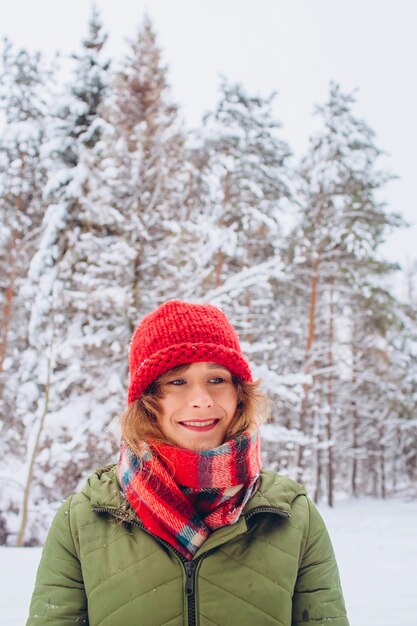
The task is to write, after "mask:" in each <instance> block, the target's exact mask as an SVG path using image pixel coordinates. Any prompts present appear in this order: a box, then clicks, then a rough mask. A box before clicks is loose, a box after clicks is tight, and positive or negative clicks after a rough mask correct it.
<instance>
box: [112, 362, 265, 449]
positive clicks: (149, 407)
mask: <svg viewBox="0 0 417 626" xmlns="http://www.w3.org/2000/svg"><path fill="white" fill-rule="evenodd" d="M188 367H189V365H178V366H177V367H174V368H172V369H170V370H168V371H167V372H165V373H164V374H161V376H160V377H159V378H158V379H157V380H156V381H154V382H153V383H152V384H151V385H150V386H149V387H148V388H147V389H146V390H145V391H144V392H143V393H142V395H141V396H140V397H139V398H137V399H136V400H134V401H133V402H132V403H131V404H129V406H128V407H127V409H126V411H125V412H124V413H123V414H122V415H121V417H120V421H121V436H122V439H123V440H124V441H125V442H126V443H127V445H128V446H129V447H130V448H131V449H132V450H133V451H135V452H139V450H140V447H141V443H142V442H143V441H150V440H153V441H164V442H170V440H169V439H168V438H167V437H166V436H165V435H164V433H163V432H162V430H161V428H160V426H159V424H158V416H159V403H158V400H159V399H160V398H162V397H163V392H162V387H163V384H164V383H165V382H166V380H167V379H168V378H169V377H170V376H171V375H172V372H176V373H181V372H183V371H185V370H186V369H188ZM232 382H233V384H234V386H235V388H236V392H237V407H236V412H235V414H234V416H233V419H232V421H231V423H230V425H229V428H228V429H227V431H226V433H225V441H227V440H228V439H230V438H231V437H234V436H236V435H239V434H241V433H243V432H247V431H250V432H251V431H253V430H255V429H256V428H258V427H259V426H260V425H261V424H262V423H263V422H264V421H265V420H266V419H267V418H268V414H269V407H268V400H267V397H266V395H265V393H263V392H262V391H260V389H259V387H260V381H255V382H245V381H242V380H240V379H239V378H237V377H236V376H232ZM170 443H174V442H172V441H171V442H170ZM174 445H176V444H174Z"/></svg>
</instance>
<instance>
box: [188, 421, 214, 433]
mask: <svg viewBox="0 0 417 626" xmlns="http://www.w3.org/2000/svg"><path fill="white" fill-rule="evenodd" d="M219 422H220V420H219V419H212V420H189V421H187V422H178V424H180V425H181V426H184V428H187V429H188V430H193V431H194V432H199V433H201V432H202V433H205V432H207V431H209V430H212V429H213V428H215V427H216V426H217V424H218V423H219Z"/></svg>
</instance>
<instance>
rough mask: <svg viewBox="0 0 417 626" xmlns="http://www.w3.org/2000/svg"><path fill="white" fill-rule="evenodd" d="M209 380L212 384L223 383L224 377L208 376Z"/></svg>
mask: <svg viewBox="0 0 417 626" xmlns="http://www.w3.org/2000/svg"><path fill="white" fill-rule="evenodd" d="M210 382H211V383H212V384H213V385H220V384H221V383H225V382H226V379H225V378H223V377H222V376H214V377H213V378H210Z"/></svg>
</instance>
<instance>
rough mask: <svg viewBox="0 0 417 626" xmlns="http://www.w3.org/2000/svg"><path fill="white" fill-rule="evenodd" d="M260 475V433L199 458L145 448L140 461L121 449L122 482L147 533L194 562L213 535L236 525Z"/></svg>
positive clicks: (157, 446)
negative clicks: (200, 549)
mask: <svg viewBox="0 0 417 626" xmlns="http://www.w3.org/2000/svg"><path fill="white" fill-rule="evenodd" d="M260 470H261V461H260V443H259V435H258V433H254V434H252V435H251V434H249V433H244V434H243V435H239V436H238V437H235V438H233V439H231V440H230V441H227V442H226V443H224V444H222V445H221V446H219V447H217V448H214V449H212V450H202V451H201V452H195V451H193V450H186V449H184V448H177V447H176V446H173V445H170V444H166V443H160V442H150V443H144V444H143V449H142V452H141V454H140V455H139V456H138V455H136V454H135V453H134V452H133V451H132V450H131V449H130V448H129V447H128V446H127V445H126V444H124V443H122V448H121V454H120V461H119V478H120V483H121V485H122V488H123V491H124V493H125V496H126V498H127V500H128V501H129V503H130V505H131V506H132V508H133V509H134V510H135V511H136V513H137V515H138V517H139V518H140V520H141V521H142V523H143V524H144V526H145V528H146V529H147V530H149V531H150V532H151V533H152V534H154V535H156V536H157V537H160V538H161V539H163V540H164V541H167V542H168V543H170V544H171V545H172V546H173V547H174V548H176V550H178V551H179V552H181V554H183V555H184V556H185V557H186V558H187V559H191V558H192V557H193V555H194V554H195V552H196V551H197V550H198V548H199V547H200V546H201V545H202V544H203V543H204V541H205V540H206V539H207V537H208V536H209V534H210V532H211V531H212V530H215V529H216V528H220V527H221V526H227V525H229V524H234V523H235V522H237V521H238V519H239V517H240V514H241V512H242V509H243V507H244V506H245V504H246V502H247V501H248V500H249V498H250V497H251V495H252V494H253V493H254V491H255V489H256V483H257V479H258V476H259V473H260Z"/></svg>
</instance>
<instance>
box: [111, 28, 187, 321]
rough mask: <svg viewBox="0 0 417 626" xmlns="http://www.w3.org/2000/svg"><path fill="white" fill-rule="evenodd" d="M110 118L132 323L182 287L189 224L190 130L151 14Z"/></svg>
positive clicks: (123, 69)
mask: <svg viewBox="0 0 417 626" xmlns="http://www.w3.org/2000/svg"><path fill="white" fill-rule="evenodd" d="M105 114H106V120H107V121H108V123H109V131H108V136H107V137H106V139H105V141H106V142H107V147H106V148H105V149H104V156H105V158H104V159H103V161H102V165H101V167H102V172H103V191H104V193H105V194H106V198H105V199H104V202H107V204H109V203H110V204H111V206H113V207H114V208H116V209H117V210H119V211H120V212H121V213H122V214H123V215H124V216H125V217H126V219H127V221H128V223H129V236H128V241H129V245H130V246H131V248H132V249H134V250H135V258H134V260H133V263H132V271H133V276H134V278H133V280H132V283H131V307H130V308H129V316H130V320H131V329H133V327H134V326H135V325H136V323H137V320H138V318H140V317H141V316H142V315H144V314H145V313H146V312H148V311H149V310H151V309H153V308H154V307H155V306H156V305H157V304H158V303H160V302H161V301H163V300H166V299H167V298H169V297H176V296H177V297H178V296H180V295H181V293H182V291H183V289H184V282H186V280H185V278H186V275H187V274H188V275H189V276H190V275H191V271H188V272H187V270H186V269H185V266H188V265H190V261H191V259H190V258H189V257H188V255H187V254H184V248H185V241H186V237H185V231H186V227H187V219H188V214H189V205H190V202H192V197H191V191H190V190H191V189H192V187H193V182H192V176H191V172H192V170H191V166H190V165H189V163H188V159H187V152H186V149H185V133H184V131H183V128H182V123H181V121H180V119H179V113H178V108H177V106H176V105H175V104H174V102H173V100H172V96H171V91H170V87H169V84H168V80H167V69H166V67H165V66H164V65H163V63H162V59H161V51H160V49H159V47H158V44H157V39H156V34H155V32H154V30H153V26H152V24H151V22H150V20H149V18H147V17H146V18H145V20H144V22H143V24H142V25H141V27H140V29H139V31H138V35H137V37H136V39H135V40H133V41H131V42H130V46H129V51H128V54H127V55H126V57H125V58H124V60H123V61H122V63H121V64H120V67H119V69H118V71H117V72H116V75H115V79H114V84H113V90H112V96H111V98H110V99H109V101H108V102H107V104H106V112H105Z"/></svg>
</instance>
